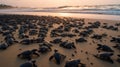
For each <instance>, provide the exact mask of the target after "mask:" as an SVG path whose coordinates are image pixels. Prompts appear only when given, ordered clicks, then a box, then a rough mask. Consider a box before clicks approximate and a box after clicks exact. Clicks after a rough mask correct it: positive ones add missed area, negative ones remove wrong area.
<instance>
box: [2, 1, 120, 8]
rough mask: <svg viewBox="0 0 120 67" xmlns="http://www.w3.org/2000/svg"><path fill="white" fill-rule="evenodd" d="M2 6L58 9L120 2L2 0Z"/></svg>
mask: <svg viewBox="0 0 120 67" xmlns="http://www.w3.org/2000/svg"><path fill="white" fill-rule="evenodd" d="M0 4H8V5H12V6H18V7H57V6H80V5H104V4H120V0H0Z"/></svg>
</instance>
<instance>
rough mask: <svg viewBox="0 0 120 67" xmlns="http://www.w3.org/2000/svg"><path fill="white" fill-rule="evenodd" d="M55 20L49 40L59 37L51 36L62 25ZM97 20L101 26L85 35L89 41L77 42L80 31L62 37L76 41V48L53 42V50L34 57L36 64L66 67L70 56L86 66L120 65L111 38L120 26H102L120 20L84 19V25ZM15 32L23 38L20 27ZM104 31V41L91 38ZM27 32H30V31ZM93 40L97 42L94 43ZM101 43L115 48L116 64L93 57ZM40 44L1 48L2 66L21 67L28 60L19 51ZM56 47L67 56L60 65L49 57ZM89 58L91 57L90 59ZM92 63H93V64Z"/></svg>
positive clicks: (104, 66)
mask: <svg viewBox="0 0 120 67" xmlns="http://www.w3.org/2000/svg"><path fill="white" fill-rule="evenodd" d="M20 17H22V16H20ZM20 17H19V18H20ZM26 18H27V17H26ZM40 18H41V17H40ZM44 18H49V19H50V20H52V19H54V18H55V17H44ZM59 18H60V19H65V18H63V17H59ZM68 19H70V18H68ZM37 20H38V19H37ZM54 21H55V20H54ZM54 21H52V23H53V27H52V28H48V32H47V37H45V41H47V42H49V41H52V40H53V39H55V38H57V37H50V32H51V30H53V29H55V28H58V27H59V26H60V24H57V23H54ZM95 21H99V22H100V23H101V26H100V27H99V28H95V29H93V31H94V32H93V33H92V34H90V35H89V37H85V39H87V42H85V43H76V42H75V39H77V38H79V37H81V36H78V35H79V33H74V34H76V35H77V36H75V37H72V38H70V37H62V41H65V40H68V41H69V42H74V43H75V46H76V49H65V48H62V47H60V46H59V44H52V45H53V46H52V51H51V52H48V53H46V54H40V57H37V58H34V59H35V60H36V64H37V65H38V67H64V65H65V62H66V61H67V60H68V59H69V58H72V59H80V60H81V62H82V63H84V64H86V67H119V66H120V63H118V62H117V61H116V59H117V58H118V57H117V54H120V51H119V50H118V49H116V48H113V47H112V46H114V45H115V44H116V43H112V42H110V40H111V36H113V37H118V36H120V26H118V29H119V30H118V31H114V30H108V29H104V28H101V27H102V25H103V23H108V25H113V26H114V25H115V24H116V23H120V21H111V20H99V19H84V23H85V25H84V26H88V25H89V24H88V22H92V23H93V22H95ZM39 22H41V21H39ZM47 22H49V21H47ZM68 22H69V23H70V22H71V21H68ZM79 22H82V21H81V20H79ZM59 23H62V24H63V22H61V21H60V22H59ZM73 23H74V21H73ZM46 25H49V24H46ZM18 26H19V25H18ZM84 26H82V27H84ZM72 29H74V28H72ZM72 29H71V31H72ZM82 30H85V29H79V31H80V32H81V31H82ZM71 31H70V32H67V33H73V32H71ZM13 33H14V37H15V38H16V40H18V41H21V40H22V39H19V38H18V29H17V30H16V31H15V32H13ZM103 33H106V34H107V35H108V36H107V37H105V38H102V42H101V41H100V40H96V39H92V38H91V36H92V35H93V34H103ZM26 34H28V32H27V33H26ZM30 37H31V38H33V37H37V35H34V36H30ZM0 38H1V39H0V41H4V36H2V34H0ZM93 41H94V42H95V43H93ZM99 43H101V44H106V45H108V46H110V47H111V48H112V49H113V50H114V55H113V56H112V59H113V61H114V64H111V63H108V62H106V61H102V60H100V59H97V58H95V57H93V54H97V53H98V51H97V49H96V48H97V44H99ZM38 44H39V43H33V44H30V45H22V44H20V43H15V44H13V45H11V46H10V47H8V48H7V49H6V50H0V67H19V66H20V64H22V63H24V62H26V60H23V59H20V58H18V57H17V55H18V54H19V53H21V52H22V51H25V50H28V49H34V48H35V49H38V48H39V45H38ZM19 49H22V50H19ZM54 49H57V50H58V51H59V52H60V53H62V54H64V55H66V56H67V57H66V59H65V60H64V61H63V62H62V63H61V64H60V65H57V64H55V63H54V62H50V61H49V60H48V59H49V57H50V56H51V55H52V54H53V52H54V51H53V50H54ZM74 51H77V53H74ZM81 51H82V52H81ZM86 52H88V54H86ZM72 54H75V56H74V57H72ZM87 58H89V60H88V59H87ZM91 63H93V65H92V64H91Z"/></svg>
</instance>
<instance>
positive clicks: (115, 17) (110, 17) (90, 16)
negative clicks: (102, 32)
mask: <svg viewBox="0 0 120 67" xmlns="http://www.w3.org/2000/svg"><path fill="white" fill-rule="evenodd" d="M0 14H14V15H36V16H58V17H73V18H87V19H101V20H117V21H119V20H120V19H119V18H120V16H118V15H104V14H81V13H80V14H77V13H54V12H0Z"/></svg>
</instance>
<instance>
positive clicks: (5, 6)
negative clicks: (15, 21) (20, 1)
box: [0, 4, 13, 9]
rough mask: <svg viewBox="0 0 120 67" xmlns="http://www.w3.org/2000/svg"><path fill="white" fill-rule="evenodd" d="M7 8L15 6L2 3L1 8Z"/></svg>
mask: <svg viewBox="0 0 120 67" xmlns="http://www.w3.org/2000/svg"><path fill="white" fill-rule="evenodd" d="M5 8H13V6H10V5H5V4H0V9H5Z"/></svg>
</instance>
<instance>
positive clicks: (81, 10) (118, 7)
mask: <svg viewBox="0 0 120 67" xmlns="http://www.w3.org/2000/svg"><path fill="white" fill-rule="evenodd" d="M0 13H9V14H30V15H31V14H32V15H53V16H70V17H71V16H74V17H83V18H92V17H93V18H96V17H97V19H105V18H106V16H109V17H107V18H109V19H117V20H119V19H120V4H112V5H89V6H88V5H84V6H61V7H51V8H13V9H0ZM76 15H77V16H76ZM91 15H92V17H91ZM101 16H105V17H101ZM110 16H112V17H110ZM113 17H115V18H113Z"/></svg>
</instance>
